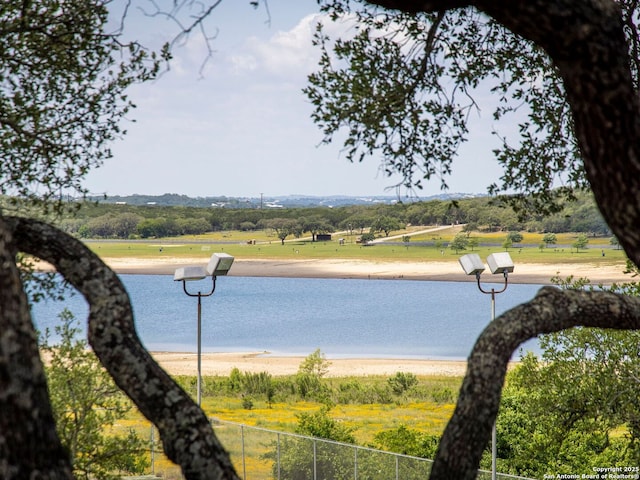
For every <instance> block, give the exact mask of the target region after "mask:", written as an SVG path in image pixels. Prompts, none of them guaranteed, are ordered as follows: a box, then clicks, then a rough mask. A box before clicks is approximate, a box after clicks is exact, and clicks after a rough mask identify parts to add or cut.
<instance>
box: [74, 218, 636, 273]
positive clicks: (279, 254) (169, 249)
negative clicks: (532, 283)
mask: <svg viewBox="0 0 640 480" xmlns="http://www.w3.org/2000/svg"><path fill="white" fill-rule="evenodd" d="M425 228H428V227H412V229H411V230H407V231H401V232H393V235H403V234H411V232H412V231H418V230H421V229H425ZM459 231H460V227H451V228H448V229H446V230H441V231H438V232H435V233H433V234H426V235H416V236H414V237H412V238H411V241H409V242H407V243H402V242H401V241H400V240H397V239H396V240H394V242H400V243H401V244H397V243H396V244H393V245H388V244H385V243H384V242H383V243H378V244H375V245H370V246H364V245H362V244H359V243H356V239H357V236H356V235H351V236H350V235H347V234H342V233H337V234H334V235H333V240H331V241H326V242H311V240H310V239H290V240H287V241H286V242H285V244H284V245H282V244H281V242H280V240H279V239H277V238H276V237H275V235H274V234H273V233H271V232H269V231H262V232H239V231H232V232H215V233H211V234H206V235H198V236H184V237H179V238H175V237H174V238H170V239H153V240H149V241H139V240H132V241H117V242H116V241H87V245H88V246H89V247H90V248H91V249H92V250H93V251H94V252H96V253H97V254H98V255H99V256H101V257H102V258H127V257H128V258H140V259H145V258H148V259H152V258H153V259H155V258H167V257H170V258H187V257H196V258H198V257H202V258H203V259H206V258H208V257H209V256H210V255H211V253H212V252H214V251H218V252H226V253H229V254H231V255H233V256H235V257H236V258H245V259H280V258H282V259H294V258H314V259H348V260H356V259H362V260H370V261H410V262H416V261H439V262H441V261H451V262H455V261H457V260H458V258H459V256H460V255H462V254H463V253H469V252H471V251H472V250H470V249H467V250H465V251H462V252H455V251H453V250H451V249H449V248H442V247H438V246H436V245H428V246H424V245H417V243H418V242H437V241H441V242H445V243H446V242H449V241H451V240H452V239H453V237H454V236H455V235H456V234H457V233H459ZM505 236H506V235H505V233H504V232H501V233H487V234H484V233H483V234H472V237H476V238H478V240H479V244H480V245H479V247H476V248H475V249H473V251H474V252H477V253H479V254H480V255H481V256H486V255H488V254H489V253H492V252H497V251H503V250H504V249H503V248H502V247H501V244H502V242H503V241H504V239H505ZM542 237H543V235H542V234H535V233H525V234H524V239H523V241H522V243H521V245H522V247H518V246H515V247H512V248H510V249H509V251H510V252H511V254H512V256H513V257H514V260H516V259H517V261H518V262H521V263H543V264H554V263H593V264H596V265H624V262H625V260H626V256H625V254H624V252H623V251H622V250H617V249H614V248H611V246H610V244H609V238H604V237H594V238H590V239H589V245H588V246H589V247H590V248H587V249H585V250H580V251H579V252H576V250H575V249H574V248H572V247H570V245H571V244H572V243H573V242H574V241H575V239H576V235H575V234H559V235H558V236H557V238H558V243H557V246H556V247H550V248H542V249H541V248H539V245H540V244H541V243H542ZM340 238H343V239H344V243H343V244H341V243H340V242H339V240H338V239H340ZM249 240H255V241H256V244H255V245H254V244H251V245H250V244H248V242H249ZM603 251H604V252H605V256H603V255H602V252H603Z"/></svg>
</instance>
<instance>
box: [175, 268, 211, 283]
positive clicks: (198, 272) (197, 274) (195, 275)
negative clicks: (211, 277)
mask: <svg viewBox="0 0 640 480" xmlns="http://www.w3.org/2000/svg"><path fill="white" fill-rule="evenodd" d="M207 277H208V275H207V271H206V270H205V269H204V267H199V266H198V267H180V268H177V269H176V271H175V273H174V274H173V280H174V281H176V282H179V281H187V282H190V281H193V280H202V279H204V278H207Z"/></svg>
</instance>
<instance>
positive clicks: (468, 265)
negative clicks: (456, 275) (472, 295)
mask: <svg viewBox="0 0 640 480" xmlns="http://www.w3.org/2000/svg"><path fill="white" fill-rule="evenodd" d="M459 262H460V266H461V267H462V269H463V270H464V273H466V274H467V275H476V276H478V275H480V274H481V273H482V272H484V270H485V268H484V263H482V259H481V258H480V255H478V254H477V253H468V254H467V255H463V256H462V257H460V259H459Z"/></svg>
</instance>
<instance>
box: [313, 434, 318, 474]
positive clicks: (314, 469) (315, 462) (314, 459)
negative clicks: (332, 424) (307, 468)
mask: <svg viewBox="0 0 640 480" xmlns="http://www.w3.org/2000/svg"><path fill="white" fill-rule="evenodd" d="M316 443H317V442H316V439H315V438H314V439H313V480H318V471H317V467H318V462H317V460H318V457H317V452H316Z"/></svg>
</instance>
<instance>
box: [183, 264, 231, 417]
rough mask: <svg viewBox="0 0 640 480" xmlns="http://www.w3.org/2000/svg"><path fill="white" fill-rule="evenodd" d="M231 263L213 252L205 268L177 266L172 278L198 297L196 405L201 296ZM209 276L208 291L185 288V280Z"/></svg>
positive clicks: (210, 291) (214, 285) (199, 394)
mask: <svg viewBox="0 0 640 480" xmlns="http://www.w3.org/2000/svg"><path fill="white" fill-rule="evenodd" d="M232 264H233V257H232V256H231V255H229V254H227V253H214V254H213V255H211V258H210V259H209V263H208V264H207V266H206V268H205V267H203V266H188V267H180V268H177V269H176V271H175V273H174V275H173V280H174V281H176V282H182V289H183V290H184V293H186V294H187V295H188V296H190V297H198V330H197V335H198V379H197V392H198V406H200V405H201V404H202V297H210V296H211V295H213V292H215V290H216V278H217V277H218V276H219V275H226V274H227V273H229V269H230V268H231V265H232ZM209 276H210V277H211V282H212V283H211V289H210V290H209V291H208V293H202V291H200V290H198V293H192V292H190V291H189V290H188V289H187V282H191V281H194V280H204V279H205V278H207V277H209Z"/></svg>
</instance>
